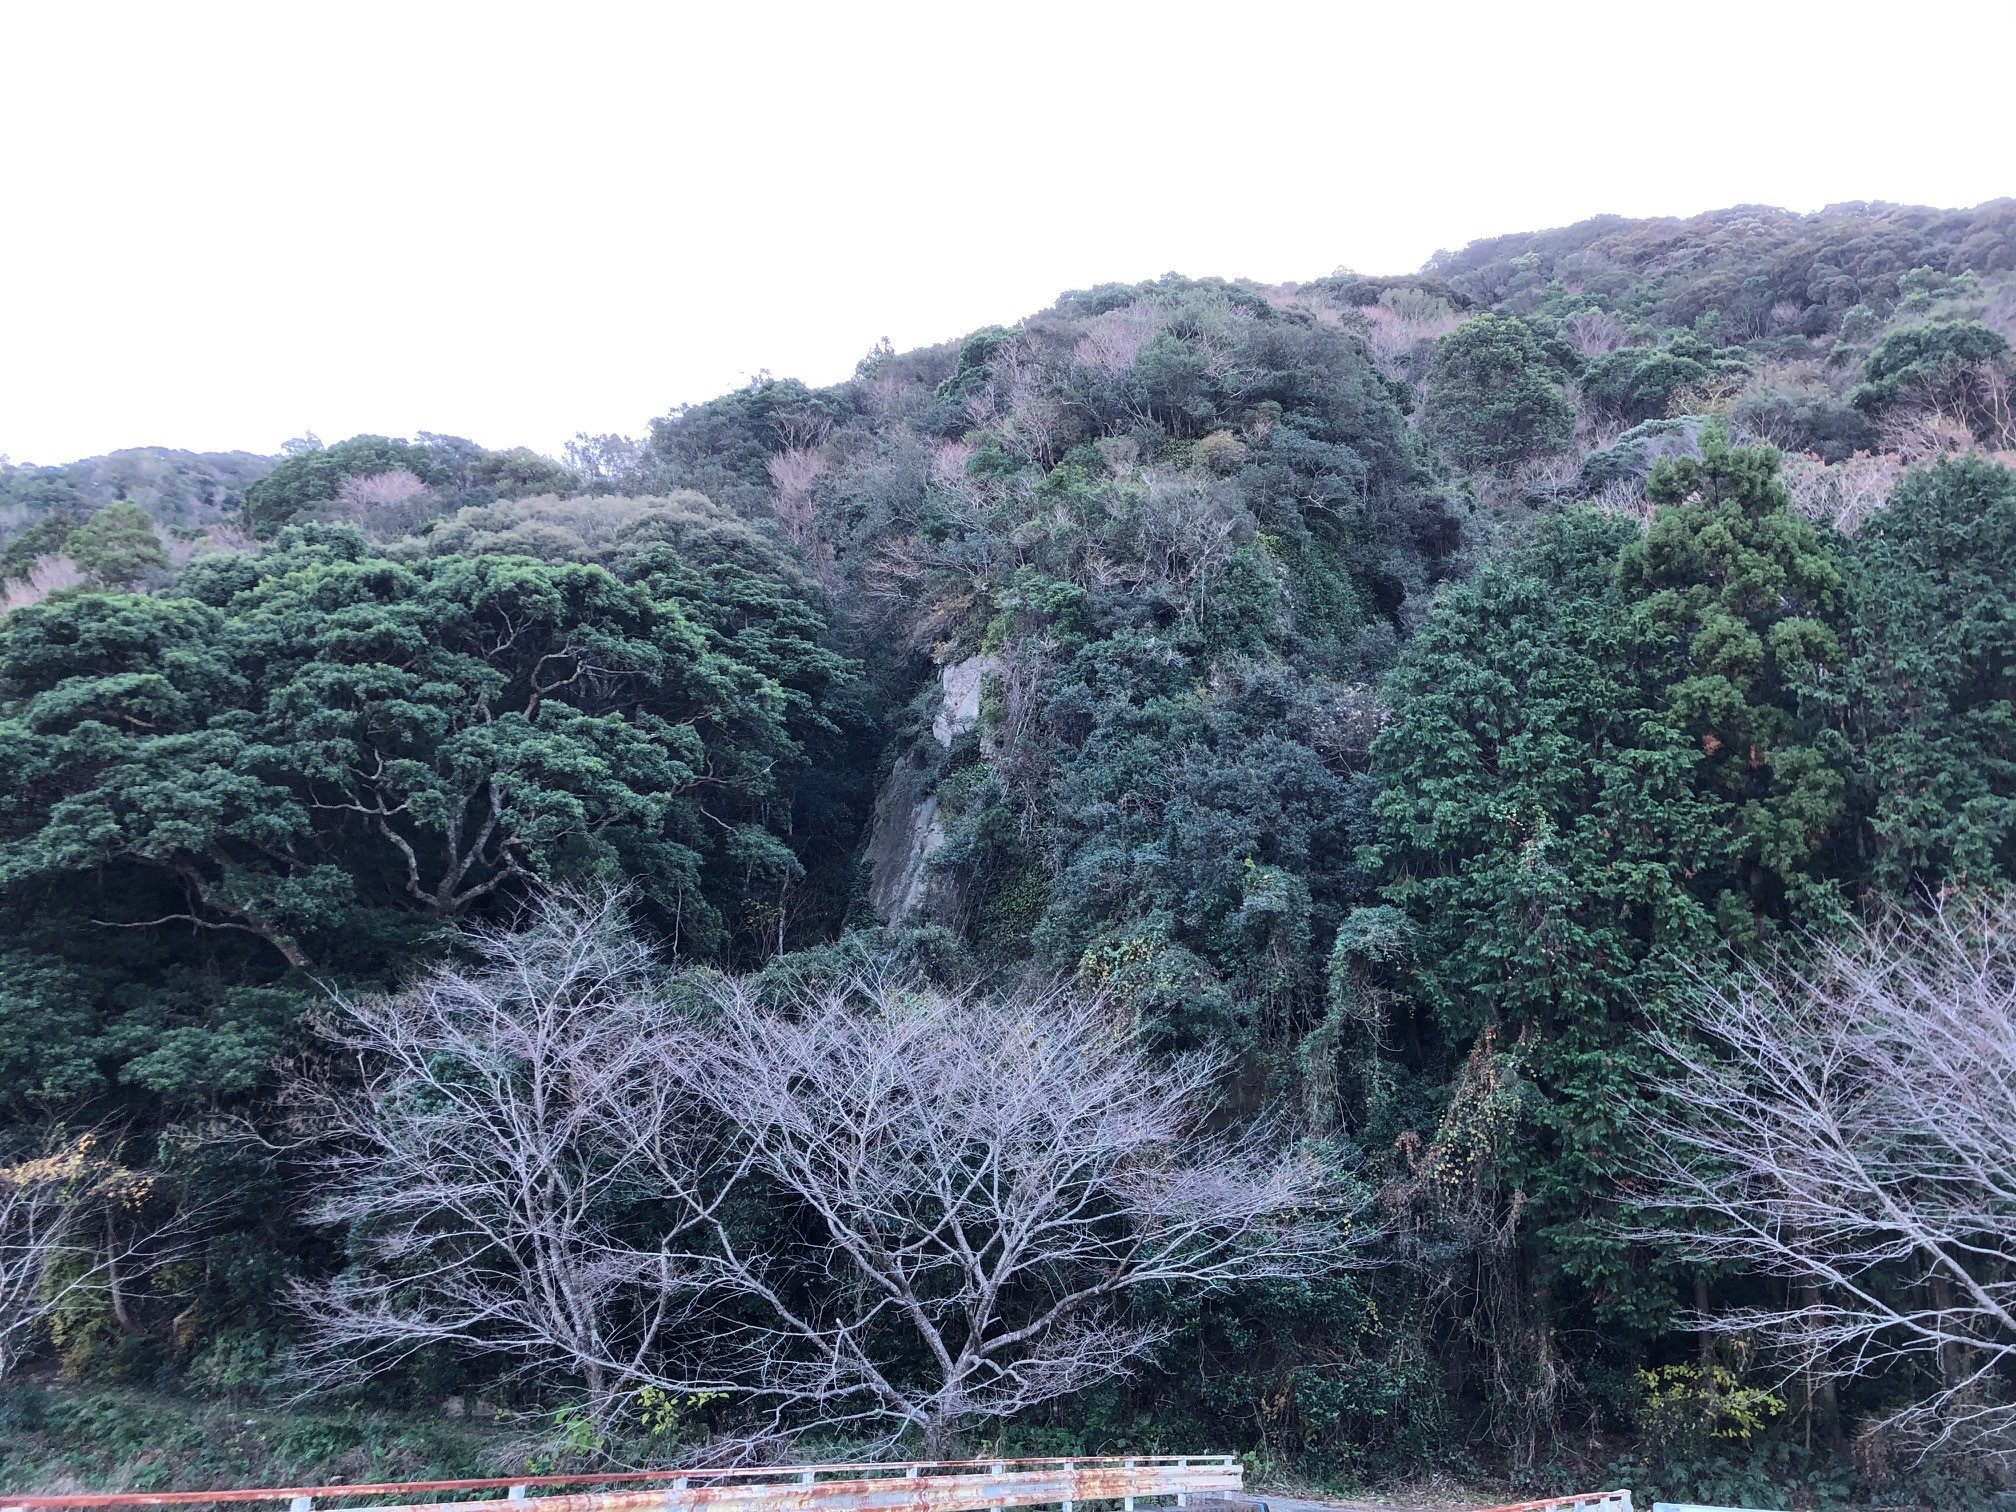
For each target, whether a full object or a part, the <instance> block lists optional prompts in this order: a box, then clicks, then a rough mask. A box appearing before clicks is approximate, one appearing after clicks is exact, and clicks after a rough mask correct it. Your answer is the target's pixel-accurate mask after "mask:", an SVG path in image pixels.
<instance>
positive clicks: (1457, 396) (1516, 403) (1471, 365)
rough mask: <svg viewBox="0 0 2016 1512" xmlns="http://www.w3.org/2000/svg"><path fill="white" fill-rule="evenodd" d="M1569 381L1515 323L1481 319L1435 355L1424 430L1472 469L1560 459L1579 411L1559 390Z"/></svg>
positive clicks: (1506, 318) (1551, 355) (1557, 361)
mask: <svg viewBox="0 0 2016 1512" xmlns="http://www.w3.org/2000/svg"><path fill="white" fill-rule="evenodd" d="M1570 376H1572V375H1571V374H1570V373H1569V372H1567V371H1565V370H1564V368H1563V365H1562V361H1561V354H1560V353H1558V352H1550V351H1548V350H1547V349H1546V347H1544V346H1543V345H1542V343H1541V342H1540V341H1539V340H1537V339H1535V336H1534V334H1533V331H1532V329H1531V327H1529V326H1528V325H1527V324H1526V322H1525V321H1523V320H1521V319H1519V318H1518V317H1517V316H1516V315H1500V314H1496V313H1492V314H1486V315H1479V316H1476V317H1474V318H1473V319H1470V320H1466V321H1465V322H1464V323H1463V324H1462V325H1460V326H1458V327H1457V328H1456V329H1455V330H1454V331H1453V332H1451V333H1450V334H1449V335H1448V336H1447V337H1445V338H1444V339H1443V341H1442V344H1441V345H1440V346H1438V347H1437V348H1436V349H1435V362H1434V365H1433V366H1432V367H1431V368H1430V369H1429V370H1428V404H1427V408H1426V410H1425V411H1424V413H1423V415H1422V425H1423V428H1424V429H1426V430H1427V432H1428V434H1429V435H1430V436H1431V437H1432V438H1433V439H1434V440H1435V442H1436V444H1437V445H1439V446H1440V447H1441V448H1442V449H1443V451H1445V452H1447V453H1448V455H1449V456H1450V458H1451V459H1452V460H1454V461H1455V462H1457V463H1460V464H1461V465H1463V466H1466V467H1504V466H1507V465H1508V464H1510V463H1513V462H1519V461H1523V460H1524V459H1526V458H1527V457H1531V456H1534V455H1537V454H1538V453H1541V452H1556V451H1561V450H1563V449H1564V448H1565V447H1566V446H1567V445H1568V443H1569V441H1570V440H1571V439H1573V437H1574V434H1575V406H1574V405H1573V404H1571V403H1569V400H1568V396H1567V395H1566V394H1565V393H1563V392H1562V390H1561V385H1562V383H1563V382H1564V381H1565V380H1566V379H1567V378H1569V377H1570ZM1613 381H1614V380H1613ZM1619 386H1620V387H1621V386H1622V385H1619ZM1661 412H1662V413H1663V412H1664V406H1663V405H1662V406H1661Z"/></svg>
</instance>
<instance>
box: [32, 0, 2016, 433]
mask: <svg viewBox="0 0 2016 1512" xmlns="http://www.w3.org/2000/svg"><path fill="white" fill-rule="evenodd" d="M1676 15H1677V13H1675V12H1673V11H1671V10H1670V8H1666V7H1621V6H1615V5H1566V4H1552V5H1542V6H1539V7H1511V8H1508V7H1503V6H1499V5H1491V6H1476V7H1466V6H1447V5H1445V6H1438V7H1434V8H1432V9H1430V8H1427V7H1420V6H1401V5H1377V6H1370V5H1358V4H1338V3H1335V0H1332V3H1326V4H1313V5H1301V4H1285V5H1274V6H1269V7H1265V8H1248V7H1235V6H1213V7H1209V8H1203V7H1198V8H1188V7H1182V6H1171V5H1167V4H1127V5H1096V4H1094V5H1087V4H1082V3H1080V4H1068V5H1044V4H1026V3H1017V4H1012V5H1011V4H991V5H973V6H962V7H946V6H942V5H928V4H920V5H858V6H856V5H848V6H832V5H817V6H813V5H806V6H792V5H770V6H762V7H745V6H702V5H698V4H674V5H663V4H650V5H635V6H626V5H594V4H575V5H568V6H550V5H549V6H524V5H497V4H481V5H475V4H472V5H451V4H430V5H424V6H412V5H374V4H360V3H355V0H350V3H345V4H341V5H338V4H333V3H322V4H313V5H310V4H301V5H289V6H272V5H244V6H228V5H202V4H191V5H177V6H154V5H131V6H121V5H88V4H76V5H64V6H55V5H43V6H28V5H20V6H13V7H10V8H8V9H7V10H5V11H4V12H0V56H4V57H6V58H7V59H8V69H7V74H8V80H7V85H6V88H5V90H4V91H0V186H4V190H5V194H6V205H7V209H8V212H9V215H8V222H9V224H8V230H7V234H6V235H5V236H4V237H0V333H4V348H0V351H4V360H0V453H8V454H11V455H12V457H13V459H14V460H15V461H17V462H23V461H28V462H39V463H54V462H61V461H65V460H68V459H70V458H73V457H78V456H82V455H86V454H90V453H95V452H102V451H107V450H110V449H112V448H115V447H121V446H132V445H138V444H152V445H172V446H182V447H190V448H202V449H224V448H246V449H250V450H255V451H261V452H270V451H272V450H274V449H275V448H277V446H278V445H279V443H280V442H281V441H283V440H284V439H286V438H287V437H289V436H292V435H296V434H298V433H300V432H301V431H303V430H305V429H308V428H313V429H315V430H316V431H318V432H320V433H321V434H322V435H323V436H324V437H327V438H332V439H333V438H335V437H340V436H345V435H349V434H351V433H352V432H356V431H378V432H385V433H390V434H394V435H400V434H407V435H410V434H412V433H414V432H415V431H417V430H420V429H428V430H435V431H448V432H454V433H459V434H463V435H468V436H471V437H474V438H476V439H478V440H480V441H482V442H484V443H486V444H489V445H497V446H505V445H511V444H517V443H525V444H530V445H533V446H535V447H538V448H540V449H542V450H546V451H549V452H553V451H557V450H558V448H559V446H560V444H561V443H562V442H563V441H564V440H565V439H566V438H567V437H568V436H569V435H571V434H572V433H573V432H575V431H577V430H588V431H608V430H622V431H628V432H636V431H639V430H641V429H642V428H643V426H644V423H645V422H646V420H647V419H648V418H649V417H651V416H652V415H654V414H659V413H662V412H663V411H664V410H666V409H667V408H668V407H670V406H671V405H673V404H676V403H679V402H683V401H693V400H699V399H704V398H707V397H710V396H712V395H714V394H716V393H719V392H721V391H723V390H725V389H727V388H729V387H732V386H734V385H735V384H736V383H738V382H739V381H741V380H743V379H744V378H746V377H747V376H748V375H749V374H750V373H751V372H752V371H754V370H756V369H758V368H768V369H770V370H772V371H774V372H777V373H779V374H789V375H793V376H799V377H803V378H805V379H807V380H808V381H812V382H815V383H816V382H830V381H833V380H835V379H838V378H840V377H842V376H844V375H845V374H846V373H848V372H849V371H850V370H851V369H852V367H853V364H854V362H855V360H856V359H857V358H858V357H860V356H861V355H862V354H863V353H865V352H866V351H867V350H868V348H869V347H870V346H871V345H872V344H873V343H874V342H875V341H876V340H877V339H878V338H880V337H884V336H886V337H888V338H889V339H890V340H892V341H893V342H894V343H895V345H896V346H897V347H898V348H899V349H901V348H905V347H911V346H918V345H923V344H928V343H932V342H936V341H941V340H944V339H946V338H948V337H952V336H955V335H958V334H960V333H963V332H966V331H969V330H972V329H973V328H975V327H976V326H979V325H982V324H985V323H987V322H989V321H996V320H999V321H1011V320H1014V319H1016V318H1018V317H1020V316H1021V315H1023V314H1025V313H1028V312H1030V311H1032V310H1035V309H1038V308H1040V307H1042V306H1044V305H1047V304H1048V303H1049V302H1050V301H1051V300H1052V299H1053V298H1054V297H1055V296H1056V295H1057V294H1058V293H1059V292H1060V291H1062V290H1064V289H1067V288H1073V287H1084V286H1086V285H1088V284H1092V283H1097V282H1103V281H1107V280H1119V279H1127V280H1132V279H1138V278H1143V277H1152V276H1155V275H1157V274H1159V273H1162V272H1165V271H1168V270H1170V269H1177V270H1181V271H1184V272H1187V273H1191V274H1197V275H1205V274H1214V273H1215V274H1223V275H1226V276H1249V277H1256V278H1262V279H1267V280H1281V279H1290V278H1295V279H1300V278H1309V277H1314V276H1319V275H1321V274H1324V273H1327V272H1329V271H1330V270H1331V269H1332V268H1333V267H1336V266H1338V265H1340V264H1341V265H1347V266H1350V267H1353V268H1356V269H1358V270H1359V271H1364V272H1393V271H1401V270H1407V269H1412V268H1414V267H1417V266H1419V265H1420V263H1421V262H1422V261H1423V260H1424V259H1425V258H1426V257H1428V256H1429V255H1430V254H1431V253H1432V252H1434V251H1435V250H1436V249H1437V248H1438V247H1445V246H1448V247H1453V246H1458V245H1461V244H1462V243H1464V242H1466V241H1468V240H1470V239H1473V238H1476V237H1481V236H1487V235H1494V234H1498V233H1503V232H1509V231H1517V230H1525V229H1532V228H1536V227H1541V226H1549V225H1559V224H1565V223H1567V222H1570V221H1574V220H1577V219H1581V218H1583V217H1586V216H1588V215H1591V214H1596V213H1600V212H1617V213H1622V214H1627V215H1648V214H1674V215H1685V214H1692V213H1694V212H1697V211H1700V210H1704V209H1708V208H1711V207H1715V206H1721V205H1729V204H1735V203H1743V202H1757V203H1771V204H1778V205H1784V206H1787V207H1790V208H1793V209H1800V210H1811V209H1817V208H1819V207H1820V206H1822V205H1824V204H1826V203H1829V202H1834V201H1841V200H1848V199H1888V200H1896V201H1904V202H1911V203H1921V204H1935V205H1946V206H1962V205H1972V204H1975V203H1978V202H1980V201H1982V200H1985V199H1989V198H1992V197H1994V196H1996V195H2000V194H2007V193H2010V192H2011V191H2012V190H2016V180H2012V178H2011V175H2010V170H2009V163H2010V160H2009V153H2008V133H2007V125H2006V120H2005V119H2003V118H2002V113H2003V112H2004V111H2005V110H2006V99H2007V96H2006V88H2005V86H2006V63H2007V59H2008V58H2009V57H2010V56H2011V55H2012V46H2016V7H2011V6H2008V5H2007V4H1997V5H1987V4H1982V5H1959V4H1946V5H1938V4H1918V5H1914V6H1911V7H1909V8H1906V7H1904V6H1902V5H1901V4H1898V5H1891V6H1880V7H1879V6H1861V7H1856V6H1851V5H1842V4H1839V3H1825V4H1822V3H1814V4H1796V5H1768V4H1766V5H1760V4H1758V3H1756V0H1749V3H1740V4H1702V5H1696V6H1692V7H1689V8H1688V9H1687V11H1686V16H1685V19H1684V21H1683V20H1678V19H1673V18H1674V17H1675V16H1676Z"/></svg>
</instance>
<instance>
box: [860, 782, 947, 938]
mask: <svg viewBox="0 0 2016 1512" xmlns="http://www.w3.org/2000/svg"><path fill="white" fill-rule="evenodd" d="M936 780H937V777H936V774H935V773H934V772H932V770H931V769H930V768H929V767H928V766H919V765H918V764H917V763H916V762H915V761H914V760H911V759H907V758H906V759H905V760H902V761H899V762H897V763H896V769H895V770H894V771H892V772H891V773H890V774H889V780H888V781H887V782H885V783H883V784H882V791H881V792H880V793H878V794H876V795H875V828H874V831H873V833H872V834H871V835H870V836H869V840H868V901H869V903H870V905H872V906H873V908H874V910H875V912H876V913H877V914H878V915H880V916H881V917H882V918H884V919H887V920H889V921H890V922H892V923H893V922H895V921H896V920H898V919H907V918H910V917H912V916H913V915H915V914H918V913H920V912H922V911H924V909H925V905H926V903H927V902H928V901H929V895H930V894H931V892H932V891H933V890H934V889H933V886H932V884H933V882H934V881H935V880H936V879H934V878H933V877H932V875H931V873H930V871H929V869H928V868H927V867H926V865H925V863H926V862H927V861H929V860H930V859H931V853H932V852H933V851H935V850H936V849H938V847H939V846H941V845H943V844H944V843H945V826H944V825H942V824H940V823H939V822H938V795H937V794H936V793H934V792H932V791H931V788H932V786H933V785H934V784H935V782H936Z"/></svg>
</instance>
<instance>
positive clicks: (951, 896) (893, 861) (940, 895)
mask: <svg viewBox="0 0 2016 1512" xmlns="http://www.w3.org/2000/svg"><path fill="white" fill-rule="evenodd" d="M1000 671H1001V661H1000V658H998V657H994V656H969V657H967V658H965V660H963V661H958V662H954V663H952V664H950V665H948V666H945V667H942V668H940V669H939V672H938V685H939V706H938V711H937V713H936V714H935V715H934V716H933V718H932V720H931V739H930V741H929V742H926V741H919V742H918V743H917V744H916V745H915V746H913V747H912V748H911V749H910V750H909V751H908V752H907V753H905V754H904V755H903V756H902V757H900V758H898V760H897V762H896V765H895V767H894V768H893V769H892V770H891V771H890V773H889V776H888V779H887V780H886V781H885V782H884V783H883V784H882V790H881V792H879V793H878V794H877V795H876V798H875V819H874V829H873V831H872V833H871V834H870V836H869V840H868V901H869V903H870V905H871V906H872V907H873V908H874V910H875V913H876V915H877V916H878V917H880V918H882V919H884V920H886V921H887V922H889V923H892V924H893V923H900V922H902V921H904V920H924V921H928V922H932V923H952V922H955V921H956V920H957V918H958V916H959V914H960V912H961V909H962V905H963V901H964V900H963V898H962V897H961V891H962V890H961V888H960V886H959V882H958V879H957V878H956V877H955V876H953V875H952V874H951V873H949V872H943V871H937V870H934V869H933V868H932V867H931V864H930V862H931V856H932V853H933V852H935V851H936V850H937V849H938V848H939V847H940V846H942V845H943V844H944V843H945V826H944V824H943V823H942V822H941V821H940V820H939V818H938V795H937V784H938V776H939V773H940V771H941V770H942V768H943V762H942V760H941V759H940V758H941V757H943V755H944V754H945V753H946V752H947V751H950V750H951V749H952V742H953V741H955V740H957V739H958V738H959V737H960V736H961V735H963V734H964V733H965V732H966V731H967V730H969V729H971V728H972V727H973V726H974V724H976V723H977V722H978V721H979V718H980V692H981V688H982V687H983V686H984V684H985V682H986V680H987V678H988V677H989V676H996V675H999V673H1000Z"/></svg>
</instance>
